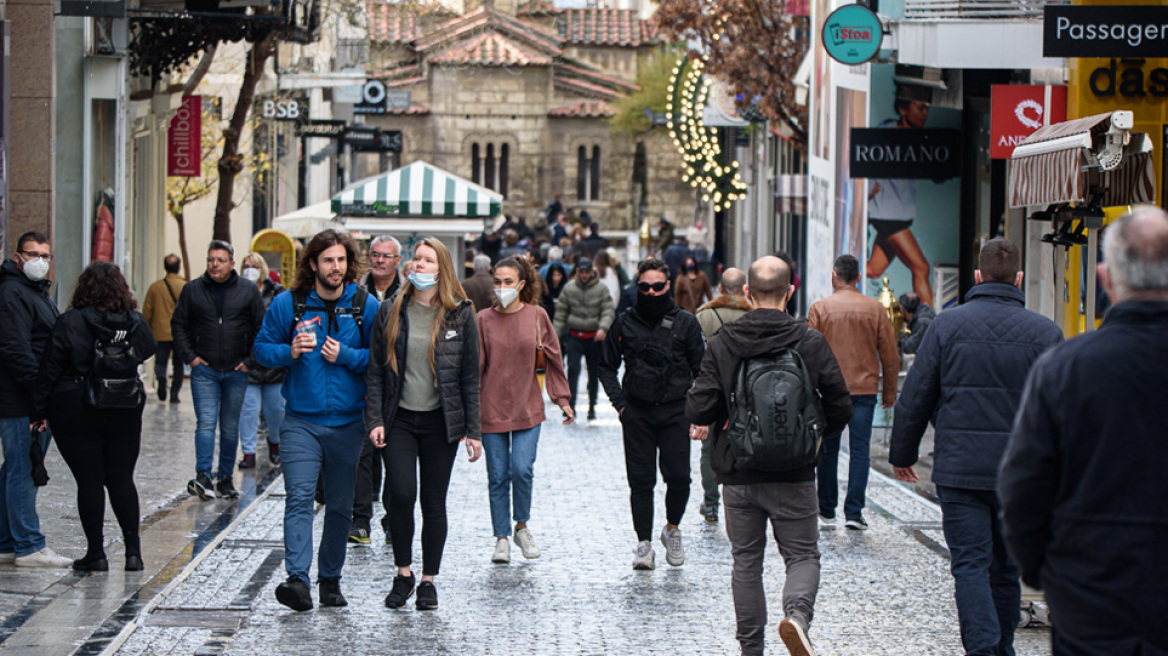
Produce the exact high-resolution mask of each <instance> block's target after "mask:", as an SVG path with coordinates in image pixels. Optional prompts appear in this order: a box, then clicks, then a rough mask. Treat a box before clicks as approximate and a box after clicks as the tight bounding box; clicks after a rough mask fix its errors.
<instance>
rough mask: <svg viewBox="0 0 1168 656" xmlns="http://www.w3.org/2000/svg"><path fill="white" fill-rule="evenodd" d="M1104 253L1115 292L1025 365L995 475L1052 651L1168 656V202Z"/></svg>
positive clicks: (1115, 235)
mask: <svg viewBox="0 0 1168 656" xmlns="http://www.w3.org/2000/svg"><path fill="white" fill-rule="evenodd" d="M1103 254H1104V263H1103V264H1102V265H1101V266H1100V267H1099V277H1100V281H1101V282H1102V284H1103V288H1104V289H1106V290H1107V292H1108V293H1109V294H1110V296H1111V298H1112V299H1113V300H1114V302H1115V305H1113V306H1112V307H1111V309H1110V310H1108V312H1107V316H1106V317H1105V318H1104V321H1103V326H1102V327H1101V328H1100V329H1099V330H1097V331H1095V332H1093V333H1090V334H1087V335H1081V336H1079V337H1076V338H1075V339H1073V340H1071V341H1069V342H1067V343H1066V344H1063V345H1062V346H1059V347H1057V348H1055V349H1053V350H1052V351H1051V352H1050V353H1048V354H1047V355H1045V356H1044V357H1043V358H1042V359H1040V360H1039V361H1038V363H1037V364H1035V365H1034V369H1033V370H1032V371H1031V372H1030V378H1029V380H1028V381H1027V383H1026V391H1025V393H1024V394H1023V396H1022V408H1021V410H1020V411H1019V412H1018V418H1017V421H1016V422H1015V423H1014V432H1013V435H1012V436H1011V437H1010V442H1009V445H1008V446H1007V448H1006V454H1005V458H1004V459H1003V461H1002V469H1001V473H1000V475H999V478H998V495H999V496H1000V498H1001V504H1002V524H1003V528H1004V531H1005V535H1006V544H1007V546H1009V547H1010V553H1011V555H1013V556H1014V558H1015V560H1016V561H1017V563H1018V566H1019V567H1020V568H1021V569H1022V580H1023V581H1024V582H1025V583H1026V584H1027V585H1031V586H1034V587H1036V588H1040V589H1042V590H1043V592H1045V593H1046V601H1047V603H1048V604H1050V613H1051V621H1052V622H1053V623H1054V628H1053V630H1052V631H1051V643H1052V652H1053V653H1054V654H1056V656H1057V655H1086V654H1133V655H1134V654H1141V655H1145V656H1154V655H1161V656H1162V655H1163V654H1168V623H1166V622H1165V618H1168V558H1165V544H1168V504H1165V503H1164V499H1165V497H1168V476H1165V471H1164V465H1165V463H1166V462H1168V430H1166V429H1165V426H1168V403H1165V402H1164V390H1165V389H1168V348H1166V347H1165V344H1168V214H1165V213H1164V212H1163V211H1162V210H1160V209H1159V208H1155V207H1144V208H1140V209H1137V210H1136V211H1135V212H1133V213H1132V214H1130V215H1128V216H1126V217H1123V218H1121V219H1119V220H1118V221H1116V222H1115V223H1113V224H1111V225H1110V226H1109V227H1108V228H1107V230H1106V232H1105V234H1104V237H1103ZM945 314H947V313H942V315H941V318H944V316H945ZM941 318H938V321H940V319H941ZM936 326H937V324H933V329H934V330H935V329H936Z"/></svg>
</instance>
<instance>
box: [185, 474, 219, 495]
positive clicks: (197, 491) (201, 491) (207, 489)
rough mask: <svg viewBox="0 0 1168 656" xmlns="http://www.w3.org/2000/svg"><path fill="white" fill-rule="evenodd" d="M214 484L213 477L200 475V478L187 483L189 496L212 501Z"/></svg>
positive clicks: (197, 477)
mask: <svg viewBox="0 0 1168 656" xmlns="http://www.w3.org/2000/svg"><path fill="white" fill-rule="evenodd" d="M213 488H214V484H212V483H211V477H210V476H208V475H206V474H204V473H200V474H199V475H198V476H196V477H194V478H192V479H191V480H189V481H187V494H189V495H191V496H192V497H199V498H200V499H202V500H203V501H206V500H208V499H210V498H211V497H212V496H213V495H212V494H211V490H212V489H213Z"/></svg>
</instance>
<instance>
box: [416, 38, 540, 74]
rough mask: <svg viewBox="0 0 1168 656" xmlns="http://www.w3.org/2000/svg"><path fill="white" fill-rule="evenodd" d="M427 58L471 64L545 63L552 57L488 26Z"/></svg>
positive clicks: (439, 62) (440, 61) (441, 62)
mask: <svg viewBox="0 0 1168 656" xmlns="http://www.w3.org/2000/svg"><path fill="white" fill-rule="evenodd" d="M429 61H430V62H431V63H434V64H456V65H471V66H473V65H479V66H548V65H550V64H551V63H552V58H551V57H549V56H548V55H547V54H545V53H543V52H540V51H539V50H536V49H535V48H531V47H528V46H525V45H523V44H522V43H519V42H518V41H516V40H514V39H510V38H508V37H507V36H505V35H503V34H500V33H499V32H495V31H493V30H492V31H489V32H483V33H481V34H479V35H478V36H475V37H472V38H470V39H468V40H466V41H463V42H462V43H459V44H456V45H455V46H454V47H452V48H450V49H449V50H447V51H445V52H442V53H438V54H435V55H432V56H431V57H430V58H429Z"/></svg>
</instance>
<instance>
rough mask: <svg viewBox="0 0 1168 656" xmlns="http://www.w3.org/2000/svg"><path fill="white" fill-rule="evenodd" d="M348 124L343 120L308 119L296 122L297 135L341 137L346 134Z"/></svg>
mask: <svg viewBox="0 0 1168 656" xmlns="http://www.w3.org/2000/svg"><path fill="white" fill-rule="evenodd" d="M346 125H347V124H346V123H345V122H344V121H341V120H334V119H309V120H308V121H304V122H302V123H297V124H296V136H298V137H324V138H328V139H340V138H341V137H342V136H344V134H345V126H346Z"/></svg>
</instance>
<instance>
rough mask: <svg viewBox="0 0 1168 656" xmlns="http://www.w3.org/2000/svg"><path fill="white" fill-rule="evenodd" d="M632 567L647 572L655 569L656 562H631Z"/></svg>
mask: <svg viewBox="0 0 1168 656" xmlns="http://www.w3.org/2000/svg"><path fill="white" fill-rule="evenodd" d="M633 569H635V570H637V571H638V572H648V571H652V570H655V569H657V563H653V562H649V563H633Z"/></svg>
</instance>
